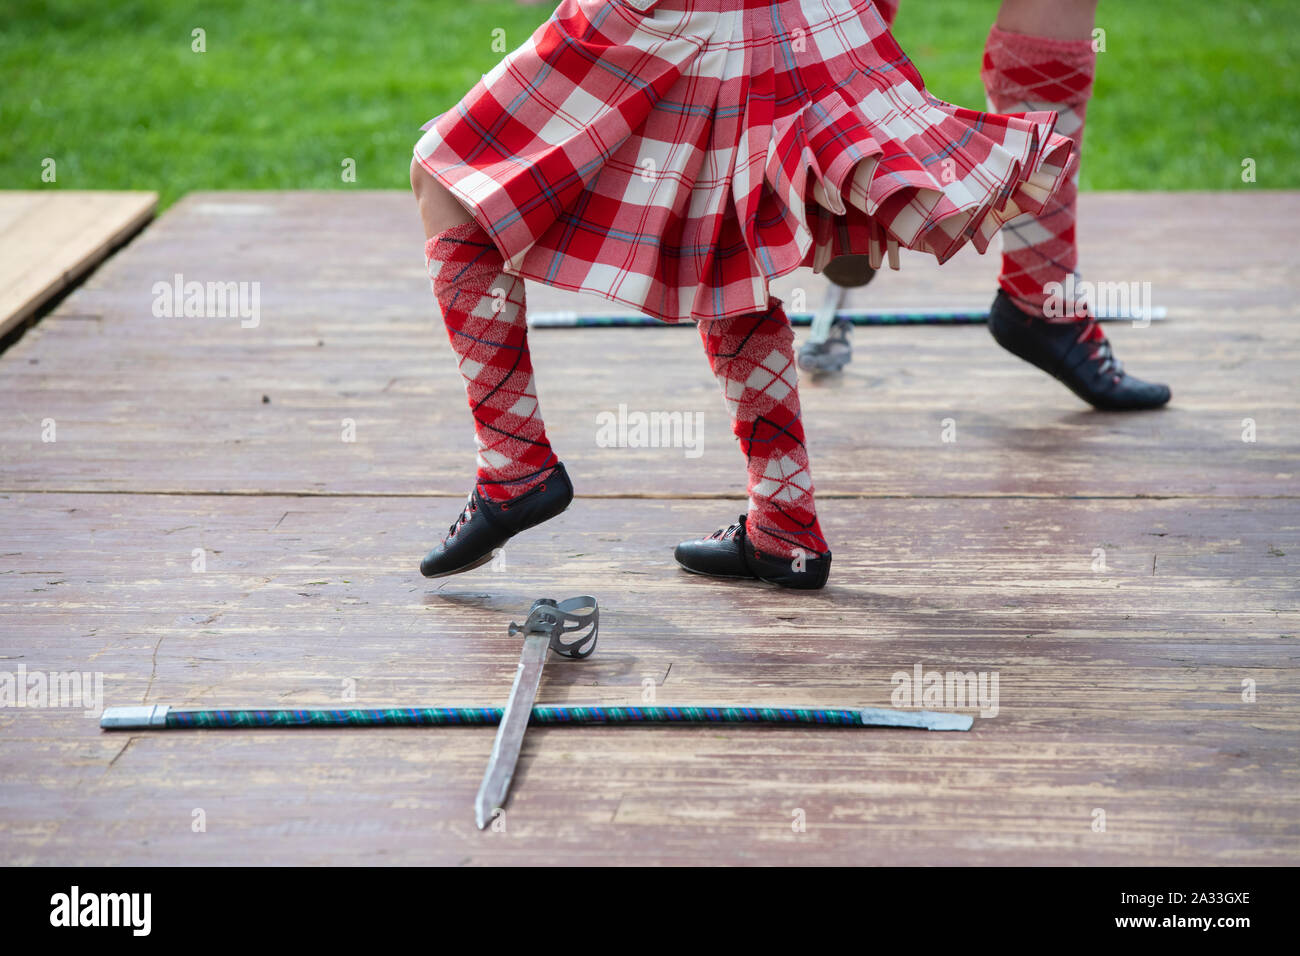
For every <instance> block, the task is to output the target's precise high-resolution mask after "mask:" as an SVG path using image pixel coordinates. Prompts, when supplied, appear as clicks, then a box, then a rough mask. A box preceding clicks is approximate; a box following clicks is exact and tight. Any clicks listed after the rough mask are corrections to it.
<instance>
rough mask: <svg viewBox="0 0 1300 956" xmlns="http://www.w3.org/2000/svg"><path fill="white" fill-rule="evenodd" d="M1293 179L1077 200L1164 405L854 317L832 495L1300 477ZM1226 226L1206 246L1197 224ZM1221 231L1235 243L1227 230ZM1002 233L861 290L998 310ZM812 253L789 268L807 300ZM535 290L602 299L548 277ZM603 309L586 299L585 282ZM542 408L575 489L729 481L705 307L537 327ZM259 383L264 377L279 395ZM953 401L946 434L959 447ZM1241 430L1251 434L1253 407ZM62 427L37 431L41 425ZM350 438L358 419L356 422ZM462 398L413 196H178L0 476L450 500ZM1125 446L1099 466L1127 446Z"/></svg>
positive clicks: (466, 436) (53, 350)
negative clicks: (1118, 402)
mask: <svg viewBox="0 0 1300 956" xmlns="http://www.w3.org/2000/svg"><path fill="white" fill-rule="evenodd" d="M1297 216H1300V194H1293V193H1263V192H1261V193H1234V194H1233V195H1232V196H1230V197H1224V196H1216V195H1207V194H1178V195H1170V194H1164V195H1129V194H1119V195H1107V194H1089V195H1085V196H1084V197H1083V226H1082V228H1083V232H1082V235H1083V236H1084V248H1083V255H1084V259H1085V262H1086V263H1087V265H1088V274H1089V275H1093V276H1095V277H1097V278H1098V279H1108V280H1110V279H1113V280H1116V281H1118V280H1121V279H1123V280H1130V279H1131V280H1134V281H1136V280H1149V281H1152V282H1153V294H1154V297H1155V301H1156V302H1157V303H1158V304H1162V305H1165V306H1167V307H1168V308H1169V310H1170V315H1171V318H1170V320H1169V321H1168V322H1167V323H1164V324H1153V325H1152V326H1150V327H1149V328H1145V329H1141V328H1132V327H1129V326H1118V327H1116V326H1113V325H1112V326H1111V327H1110V328H1109V331H1110V334H1111V337H1112V339H1113V340H1114V342H1115V344H1116V348H1117V351H1118V353H1119V355H1120V356H1121V357H1122V358H1123V359H1124V360H1125V361H1126V362H1127V364H1128V365H1129V367H1130V368H1131V369H1133V370H1134V371H1136V372H1137V373H1139V374H1142V375H1145V376H1149V377H1152V378H1156V379H1161V380H1166V381H1169V382H1171V383H1172V385H1173V388H1174V394H1175V399H1174V402H1173V405H1172V407H1170V408H1169V409H1167V410H1164V411H1160V412H1153V413H1147V414H1140V415H1107V414H1103V413H1096V412H1093V411H1091V410H1089V409H1087V408H1086V406H1084V405H1083V403H1081V402H1080V401H1079V400H1078V399H1076V398H1075V397H1074V396H1072V395H1070V394H1069V393H1068V392H1066V391H1065V390H1064V389H1063V388H1062V387H1061V386H1060V385H1058V384H1056V383H1055V382H1052V381H1051V380H1049V379H1048V378H1047V377H1046V376H1044V375H1042V374H1041V373H1039V372H1038V371H1037V370H1035V369H1033V368H1030V367H1029V366H1027V365H1025V364H1024V363H1022V362H1020V361H1019V360H1017V359H1015V358H1013V357H1011V356H1009V355H1007V354H1006V353H1005V352H1003V351H1001V350H1000V349H999V348H997V346H996V345H995V344H994V343H993V342H992V341H991V340H990V339H989V337H988V334H987V332H986V331H985V330H983V329H982V328H930V329H898V328H893V329H890V328H884V329H863V330H860V331H859V333H858V334H857V336H856V343H857V344H856V353H857V357H856V359H855V362H854V363H853V364H852V365H850V366H849V368H848V370H847V371H846V373H845V375H844V376H843V377H842V378H841V379H840V380H838V381H836V382H834V383H832V384H828V385H809V386H808V387H806V388H805V390H804V404H805V412H806V415H805V417H806V421H807V428H808V432H809V442H810V447H811V449H812V452H813V474H814V479H815V481H816V483H817V487H818V490H819V491H820V492H821V493H822V494H823V495H832V494H834V495H865V496H886V495H918V494H920V495H976V496H979V495H1006V494H1035V495H1053V496H1056V495H1109V496H1134V495H1195V496H1206V495H1211V496H1234V497H1236V496H1243V495H1265V496H1268V495H1290V494H1294V493H1295V489H1296V478H1297V475H1298V474H1300V463H1298V462H1297V455H1300V418H1297V416H1296V415H1295V414H1294V412H1293V410H1294V408H1295V407H1296V404H1297V402H1298V401H1300V382H1298V381H1297V377H1296V375H1295V369H1296V367H1297V365H1298V364H1300V321H1298V319H1300V315H1297V306H1296V296H1295V294H1294V293H1295V280H1294V276H1295V274H1296V271H1297V267H1298V266H1300V262H1297V256H1298V255H1300V253H1298V252H1297V250H1296V247H1295V243H1293V242H1291V241H1290V239H1289V230H1290V223H1291V222H1293V221H1294V219H1295V218H1296V217H1297ZM1204 222H1214V223H1216V230H1217V232H1216V241H1215V242H1214V243H1205V242H1203V241H1202V240H1201V238H1200V236H1201V234H1202V229H1201V224H1203V223H1204ZM1228 250H1231V255H1228V254H1227V251H1228ZM997 265H998V262H997V257H996V256H993V255H989V256H983V257H981V256H977V255H974V254H973V253H972V254H970V255H961V256H958V257H957V258H956V259H955V260H954V261H953V262H952V263H950V264H948V265H947V266H945V267H944V268H943V269H942V270H940V269H938V268H937V267H935V266H933V263H931V262H928V261H926V260H924V259H921V258H920V257H908V261H907V262H906V263H905V268H904V269H903V271H901V272H898V273H886V274H884V275H882V276H881V277H880V278H879V279H878V280H877V281H876V282H875V283H873V284H872V285H871V286H869V287H867V288H866V289H865V290H861V291H859V292H855V293H854V296H853V299H854V304H856V305H862V306H879V307H882V308H888V307H900V306H904V305H906V304H908V303H910V304H912V305H916V304H921V303H933V304H939V305H947V306H959V305H967V306H969V305H972V304H973V305H983V304H986V303H987V301H988V300H989V298H990V297H991V291H992V289H993V285H994V276H995V274H996V270H997ZM176 274H181V275H183V276H185V277H187V279H193V280H197V281H205V282H206V281H221V282H259V283H260V290H261V293H260V319H259V322H258V325H257V326H256V327H255V328H243V327H241V322H240V320H239V319H238V318H235V317H231V318H205V319H185V318H165V317H164V318H158V317H155V316H154V315H153V314H152V310H151V305H152V301H153V294H152V292H151V289H152V287H153V285H154V284H155V283H156V282H159V281H162V282H170V281H172V278H173V276H174V275H176ZM820 288H821V286H820V279H817V278H816V277H814V276H813V275H812V274H811V273H810V272H806V271H803V272H800V273H797V274H795V275H793V276H790V277H787V278H786V279H784V280H782V282H781V283H780V284H779V286H778V291H779V292H780V293H781V294H782V295H783V296H784V297H785V298H786V299H788V300H789V299H793V298H794V296H795V292H796V290H798V289H804V290H805V293H806V296H805V297H806V298H807V300H808V301H809V302H810V303H815V302H817V301H818V299H819V295H820ZM529 295H530V297H531V298H530V301H531V302H532V303H533V305H534V307H536V308H557V307H563V308H573V307H582V306H584V305H592V304H593V302H592V300H590V299H576V298H574V297H571V296H566V295H562V294H557V293H556V292H554V291H553V290H547V289H544V288H540V287H533V288H530V290H529ZM595 304H596V305H599V303H595ZM532 340H533V344H534V351H535V357H536V364H537V367H538V368H539V369H540V371H539V373H538V378H539V388H540V392H541V400H542V407H543V410H544V412H545V414H546V417H547V423H548V431H549V434H550V436H551V439H552V441H553V442H554V444H555V447H556V448H557V450H558V451H559V453H560V454H561V456H562V457H563V458H564V459H565V461H566V462H567V463H568V465H569V467H570V471H571V473H572V474H573V476H574V480H575V483H576V485H577V489H578V493H579V494H581V495H631V494H636V495H640V494H669V495H697V496H704V497H717V496H734V497H736V498H740V497H742V496H743V490H744V489H743V477H744V476H743V471H742V462H741V458H740V455H739V452H738V450H737V448H736V443H735V440H734V439H733V438H732V436H731V434H730V430H729V427H728V423H727V421H726V418H725V414H724V411H723V407H722V402H721V400H720V399H719V397H718V395H717V388H716V385H715V383H714V382H713V380H712V377H711V376H710V374H709V371H708V369H707V366H706V364H705V362H704V359H703V356H702V354H701V350H700V347H699V345H698V342H697V341H696V336H695V333H694V332H693V331H692V330H690V329H682V330H662V329H655V330H597V331H577V330H552V331H542V332H537V333H535V334H534V335H533V337H532ZM264 397H265V399H266V401H264V400H263V399H264ZM620 404H624V405H626V406H627V408H628V409H629V410H630V411H632V412H638V411H639V412H654V411H666V412H674V411H677V412H682V413H688V414H692V415H696V414H697V415H700V416H702V422H703V431H702V447H701V453H700V455H699V456H698V457H692V458H689V459H688V458H687V457H686V454H685V449H682V448H666V449H659V448H608V447H602V446H601V444H600V442H599V429H598V423H597V415H598V414H600V413H602V412H610V413H617V411H618V408H619V405H620ZM948 418H952V419H953V420H954V424H955V427H956V436H957V440H956V442H953V443H945V442H944V441H943V440H942V428H943V423H944V420H945V419H948ZM1247 419H1249V420H1251V421H1253V422H1254V424H1255V437H1256V441H1254V442H1244V441H1242V435H1243V422H1244V421H1245V420H1247ZM47 420H52V421H54V422H55V423H56V425H57V428H58V442H57V443H49V442H44V441H42V436H43V432H44V423H45V422H47ZM345 420H351V421H354V422H355V423H356V441H355V442H351V443H345V442H343V441H342V435H343V423H344V421H345ZM471 438H472V436H471V430H470V424H469V418H468V415H467V414H466V410H465V408H464V395H463V390H462V386H461V383H460V380H459V378H458V376H457V375H456V373H455V371H454V368H453V362H452V357H451V355H450V351H449V348H448V346H447V343H446V336H445V334H444V332H443V330H442V328H441V322H440V319H439V317H438V313H437V310H436V305H435V303H434V300H433V297H432V293H431V292H430V290H429V288H428V279H427V277H426V276H425V275H424V271H423V262H422V257H421V240H420V233H419V225H418V222H417V220H416V217H415V214H414V211H413V209H412V207H411V204H410V199H409V197H407V196H405V195H402V194H394V193H327V194H319V193H289V194H279V193H234V194H224V193H223V194H212V193H209V194H196V195H192V196H189V197H187V198H186V199H184V200H183V201H182V202H180V203H178V204H177V205H176V206H175V207H173V208H172V209H171V210H169V211H168V213H167V214H166V215H165V216H163V217H162V218H161V219H160V220H159V221H158V222H156V223H154V224H153V225H152V226H151V227H150V228H149V229H148V230H146V231H145V233H144V234H142V235H141V236H140V237H139V239H137V240H136V241H135V242H134V243H133V244H132V246H131V248H130V250H128V251H127V253H126V254H123V255H120V256H117V257H114V259H113V260H112V261H111V262H109V263H108V264H106V265H105V267H104V268H103V269H101V270H100V271H99V272H98V273H96V276H95V278H94V281H93V282H91V283H89V284H87V285H86V286H84V287H82V288H81V289H79V290H77V292H76V293H75V294H73V295H72V296H70V297H69V298H68V299H67V300H66V301H65V302H63V303H62V304H61V305H60V307H59V309H57V310H56V311H55V312H54V313H53V314H52V315H51V316H49V317H47V318H46V319H45V320H44V321H42V322H41V323H40V326H39V328H38V329H35V330H33V331H32V332H31V333H29V334H28V335H27V336H26V337H25V338H24V340H23V341H22V342H20V343H18V345H17V346H16V347H15V349H14V350H13V354H12V356H10V357H7V358H6V360H5V362H4V363H2V364H0V488H4V489H12V490H39V489H62V490H87V491H105V490H124V491H125V490H130V491H146V490H149V491H160V492H164V491H165V492H211V491H222V492H247V493H254V492H259V491H273V492H280V493H311V494H418V495H425V494H439V495H451V496H455V497H461V496H463V495H464V494H465V493H466V492H467V491H468V486H467V482H468V473H469V469H470V467H471V462H472V456H473V446H472V440H471ZM1117 461H1118V462H1123V467H1111V463H1112V462H1117Z"/></svg>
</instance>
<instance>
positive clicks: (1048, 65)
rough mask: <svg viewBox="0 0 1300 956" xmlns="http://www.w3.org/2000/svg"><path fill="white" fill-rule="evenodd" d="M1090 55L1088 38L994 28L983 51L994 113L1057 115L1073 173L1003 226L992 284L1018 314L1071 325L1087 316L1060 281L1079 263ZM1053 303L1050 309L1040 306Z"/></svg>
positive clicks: (1093, 68) (1092, 57)
mask: <svg viewBox="0 0 1300 956" xmlns="http://www.w3.org/2000/svg"><path fill="white" fill-rule="evenodd" d="M1096 66H1097V54H1096V53H1095V52H1094V51H1093V49H1092V41H1091V40H1054V39H1051V38H1048V37H1036V36H1026V35H1025V34H1022V33H1008V32H1006V31H1005V30H999V29H998V28H997V27H996V26H995V27H993V29H992V30H991V31H990V32H989V38H988V43H987V44H986V45H985V47H984V69H983V71H982V74H981V75H982V76H983V79H984V88H985V90H987V91H988V95H989V103H990V105H991V106H992V108H993V110H994V111H995V112H998V113H1024V112H1027V111H1030V110H1056V111H1057V112H1058V113H1059V114H1060V119H1059V120H1058V122H1057V124H1056V132H1058V133H1061V134H1062V135H1064V136H1069V137H1070V138H1071V139H1072V140H1074V155H1073V157H1072V158H1071V162H1072V163H1073V166H1074V169H1073V172H1072V173H1071V175H1070V178H1069V179H1068V180H1067V181H1066V182H1064V183H1062V184H1061V188H1060V189H1058V190H1057V191H1056V193H1055V195H1053V196H1052V198H1051V199H1050V200H1049V201H1048V204H1047V207H1046V208H1045V209H1043V211H1042V212H1041V213H1039V214H1038V215H1036V216H1031V215H1024V216H1020V217H1018V218H1016V219H1013V220H1011V222H1009V223H1007V224H1006V225H1005V226H1004V227H1003V228H1002V275H1001V277H1000V278H999V280H998V283H999V285H1001V286H1002V288H1003V289H1004V290H1005V291H1006V293H1007V295H1009V296H1011V298H1012V300H1013V301H1014V302H1015V304H1016V305H1017V306H1019V307H1020V309H1021V310H1022V311H1024V312H1029V313H1033V314H1035V315H1040V316H1044V317H1047V316H1052V317H1057V318H1061V319H1063V320H1065V321H1073V320H1074V319H1076V318H1080V317H1082V316H1083V315H1085V314H1086V309H1087V306H1086V304H1085V303H1083V302H1082V301H1078V299H1077V296H1076V297H1073V298H1074V299H1075V301H1062V297H1063V296H1065V295H1066V294H1068V292H1069V290H1073V289H1076V288H1078V287H1079V284H1078V283H1077V282H1074V283H1069V284H1067V283H1066V277H1067V276H1069V275H1072V274H1075V272H1076V268H1077V266H1078V263H1079V250H1078V245H1077V244H1076V243H1075V237H1074V220H1075V212H1076V199H1077V197H1078V194H1079V160H1078V156H1079V150H1080V147H1081V146H1082V144H1083V120H1084V114H1085V113H1086V112H1087V107H1088V99H1089V97H1090V96H1092V79H1093V75H1094V73H1095V72H1096ZM1049 298H1052V299H1053V300H1054V301H1053V305H1052V307H1051V308H1047V309H1045V303H1047V301H1048V299H1049Z"/></svg>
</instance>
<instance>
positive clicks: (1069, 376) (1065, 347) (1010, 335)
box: [989, 289, 1170, 412]
mask: <svg viewBox="0 0 1300 956" xmlns="http://www.w3.org/2000/svg"><path fill="white" fill-rule="evenodd" d="M989 331H990V332H992V333H993V337H994V338H995V339H997V340H998V344H999V345H1001V346H1002V347H1003V348H1004V349H1006V350H1007V351H1008V352H1010V353H1011V354H1012V355H1018V356H1019V357H1020V358H1022V359H1024V360H1025V361H1026V362H1029V363H1030V364H1031V365H1037V366H1038V367H1039V368H1041V369H1042V370H1043V371H1044V372H1046V373H1047V374H1048V375H1051V376H1053V377H1055V378H1058V379H1060V380H1061V381H1062V382H1063V383H1064V384H1065V386H1066V387H1067V388H1069V389H1070V391H1072V392H1074V394H1076V395H1078V396H1079V397H1080V398H1081V399H1083V400H1084V401H1085V402H1087V403H1089V404H1090V405H1092V406H1093V407H1094V408H1099V409H1102V410H1103V411H1108V412H1123V411H1132V410H1135V409H1141V408H1159V407H1160V406H1161V405H1163V404H1165V402H1167V401H1169V396H1170V392H1169V386H1168V385H1159V384H1156V383H1154V382H1144V381H1142V380H1141V379H1140V378H1134V377H1133V376H1131V375H1129V374H1128V373H1127V372H1125V371H1124V366H1123V365H1121V364H1120V362H1119V359H1117V358H1115V353H1114V352H1112V351H1111V349H1110V342H1108V341H1107V340H1106V334H1105V333H1104V332H1102V330H1101V326H1100V325H1098V324H1097V320H1096V319H1092V318H1089V319H1087V320H1081V321H1078V322H1047V321H1045V320H1044V319H1042V318H1039V317H1036V316H1033V315H1027V314H1026V313H1024V312H1022V311H1021V310H1020V309H1019V308H1017V307H1016V305H1015V303H1013V302H1012V301H1011V297H1010V296H1009V295H1007V294H1006V292H1004V291H1003V290H1002V289H999V290H998V294H997V296H996V297H995V298H994V299H993V307H992V308H991V309H989Z"/></svg>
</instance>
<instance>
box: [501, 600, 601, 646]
mask: <svg viewBox="0 0 1300 956" xmlns="http://www.w3.org/2000/svg"><path fill="white" fill-rule="evenodd" d="M599 631H600V607H599V605H597V603H596V599H595V598H594V597H589V596H587V595H582V596H581V597H572V598H569V599H567V600H564V601H559V602H558V603H557V602H556V601H554V600H552V599H551V598H538V599H537V600H536V601H534V602H533V606H532V607H531V608H529V610H528V618H527V620H525V621H524V623H523V624H522V625H519V624H516V623H515V622H514V621H511V622H510V636H511V637H514V636H515V635H517V634H546V635H549V637H550V647H551V650H553V651H555V653H557V654H559V655H561V656H562V657H571V658H573V659H575V660H581V659H582V658H584V657H590V656H591V653H592V651H594V650H595V649H596V638H597V636H598V634H599ZM572 635H577V636H576V637H573V636H572Z"/></svg>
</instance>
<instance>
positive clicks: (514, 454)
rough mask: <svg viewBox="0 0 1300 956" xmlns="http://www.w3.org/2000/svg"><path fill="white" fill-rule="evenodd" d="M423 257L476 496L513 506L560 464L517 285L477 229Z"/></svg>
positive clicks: (442, 239)
mask: <svg viewBox="0 0 1300 956" xmlns="http://www.w3.org/2000/svg"><path fill="white" fill-rule="evenodd" d="M424 255H425V260H426V264H427V266H428V269H429V278H430V280H432V282H433V291H434V295H436V296H437V297H438V303H439V305H441V306H442V318H443V321H444V322H445V323H446V324H447V336H448V337H449V338H450V339H451V347H452V350H453V351H454V352H455V353H456V358H457V362H458V364H459V366H460V374H461V375H462V376H463V377H464V379H465V395H466V397H467V398H468V399H469V407H470V411H471V412H472V413H473V415H474V440H475V443H476V444H477V445H478V476H477V481H478V488H479V492H480V494H482V495H484V496H485V497H487V498H490V499H492V500H494V501H506V500H509V499H511V498H517V497H518V496H519V495H521V494H523V493H524V492H525V491H528V490H529V489H530V488H532V487H533V486H535V485H537V484H540V483H541V482H542V481H543V480H545V479H546V477H547V476H549V475H550V473H551V470H552V469H553V468H554V467H555V465H556V464H557V463H558V461H559V459H557V458H556V457H555V452H553V451H552V450H551V443H550V442H549V441H548V440H547V438H546V427H545V426H544V425H543V423H542V415H541V412H540V411H539V409H538V406H537V389H536V386H535V385H534V383H533V363H532V358H531V356H530V355H529V352H528V326H527V324H526V322H525V302H524V281H523V279H520V278H519V277H518V276H512V275H507V274H506V272H505V271H504V266H505V262H504V260H503V259H502V258H501V253H500V252H499V251H498V250H497V248H496V246H495V245H494V244H493V242H492V240H491V239H490V238H489V237H488V234H487V233H486V232H485V231H484V230H483V227H482V226H480V225H479V224H478V223H477V222H468V223H465V224H464V225H461V226H454V227H452V228H451V229H448V230H447V231H446V232H441V233H439V234H438V235H436V236H434V237H433V238H432V239H430V240H429V241H428V243H426V244H425V247H424Z"/></svg>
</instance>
